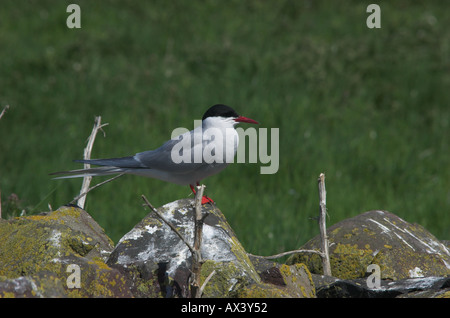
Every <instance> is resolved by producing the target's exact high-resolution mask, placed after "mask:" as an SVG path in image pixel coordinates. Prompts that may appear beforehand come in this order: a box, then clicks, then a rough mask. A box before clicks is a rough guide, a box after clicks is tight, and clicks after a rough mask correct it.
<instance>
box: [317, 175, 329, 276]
mask: <svg viewBox="0 0 450 318" xmlns="http://www.w3.org/2000/svg"><path fill="white" fill-rule="evenodd" d="M317 183H318V186H319V206H320V216H319V229H320V239H321V245H322V253H323V254H324V255H323V256H322V267H323V274H324V275H328V276H331V265H330V255H329V252H328V236H327V225H326V217H327V191H326V189H325V174H323V173H321V174H320V175H319V178H318V179H317Z"/></svg>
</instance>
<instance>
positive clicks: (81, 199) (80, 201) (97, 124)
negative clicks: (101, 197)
mask: <svg viewBox="0 0 450 318" xmlns="http://www.w3.org/2000/svg"><path fill="white" fill-rule="evenodd" d="M101 122H102V117H101V116H97V117H95V121H94V127H93V128H92V132H91V135H90V136H89V139H88V142H87V145H86V148H84V156H83V158H84V159H85V160H89V159H91V152H92V147H93V146H94V141H95V137H96V136H97V133H98V131H99V130H102V128H103V127H104V126H106V125H108V124H101ZM102 131H103V130H102ZM103 136H105V132H103ZM90 167H91V165H90V164H88V163H85V164H84V169H89V168H90ZM112 179H115V178H112ZM91 180H92V176H85V177H83V184H82V186H81V190H80V195H79V196H78V197H77V199H76V200H75V199H74V201H77V205H78V206H79V207H81V208H82V209H84V203H85V201H86V194H87V193H88V192H89V191H90V190H92V189H94V188H96V187H97V186H95V187H92V188H89V185H90V183H91ZM110 181H112V180H110ZM108 182H109V181H108ZM104 183H106V182H104ZM104 183H102V184H104Z"/></svg>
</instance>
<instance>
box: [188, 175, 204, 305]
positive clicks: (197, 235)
mask: <svg viewBox="0 0 450 318" xmlns="http://www.w3.org/2000/svg"><path fill="white" fill-rule="evenodd" d="M204 190H205V185H203V184H202V185H201V186H197V192H196V193H195V201H194V202H195V211H194V222H195V223H194V224H195V232H194V252H193V253H192V276H191V297H193V298H200V297H201V296H202V292H201V285H200V277H201V272H202V264H203V260H202V253H201V248H202V239H203V218H202V197H203V192H204Z"/></svg>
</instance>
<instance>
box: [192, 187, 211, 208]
mask: <svg viewBox="0 0 450 318" xmlns="http://www.w3.org/2000/svg"><path fill="white" fill-rule="evenodd" d="M198 185H199V183H198V182H197V186H198ZM189 187H191V190H192V192H193V193H194V194H196V193H197V192H196V191H195V188H194V186H193V185H192V184H190V185H189ZM206 203H214V201H213V199H211V198H209V197H207V196H206V195H204V196H202V205H203V204H206Z"/></svg>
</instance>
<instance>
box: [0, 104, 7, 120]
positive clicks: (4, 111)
mask: <svg viewBox="0 0 450 318" xmlns="http://www.w3.org/2000/svg"><path fill="white" fill-rule="evenodd" d="M8 108H9V105H6V106H5V107H4V108H3V110H2V112H1V113H0V119H2V117H3V115H4V114H5V113H6V110H8Z"/></svg>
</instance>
